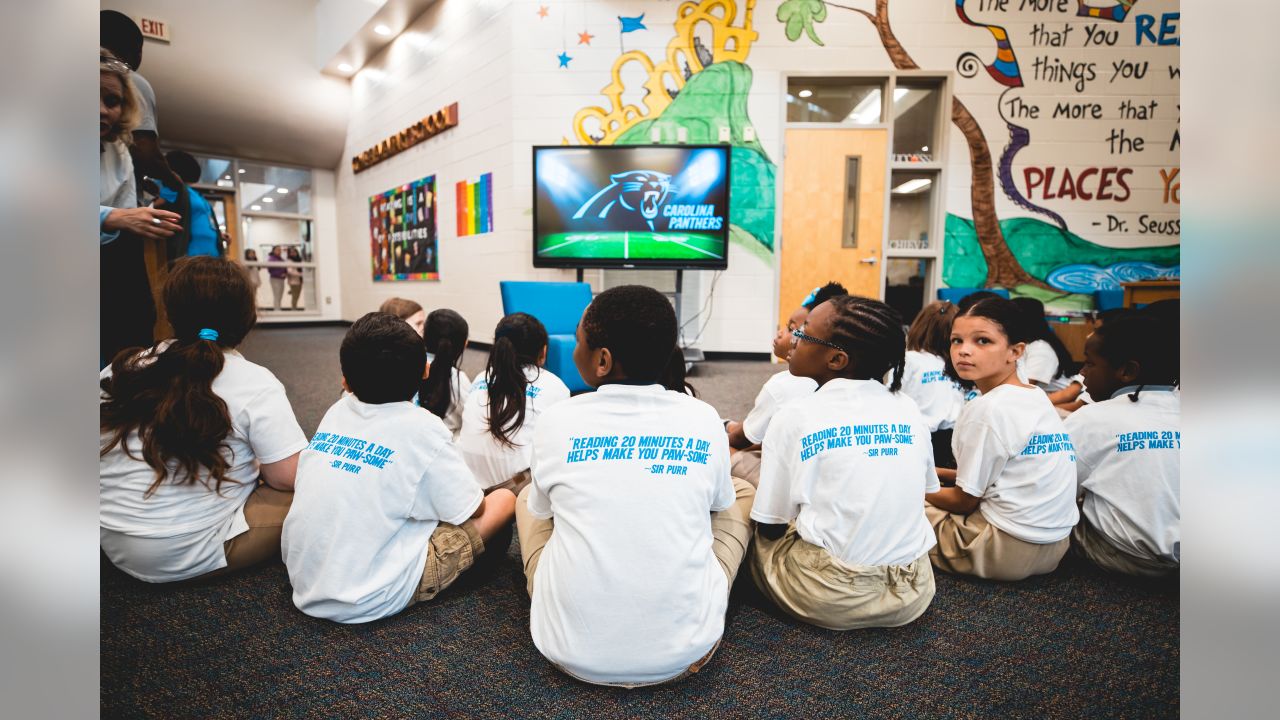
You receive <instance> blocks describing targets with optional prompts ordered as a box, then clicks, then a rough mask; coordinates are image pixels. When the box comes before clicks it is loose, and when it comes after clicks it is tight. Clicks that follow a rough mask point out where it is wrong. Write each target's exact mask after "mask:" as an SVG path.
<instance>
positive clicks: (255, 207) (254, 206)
mask: <svg viewBox="0 0 1280 720" xmlns="http://www.w3.org/2000/svg"><path fill="white" fill-rule="evenodd" d="M249 209H250V210H261V209H262V206H261V205H250V206H249Z"/></svg>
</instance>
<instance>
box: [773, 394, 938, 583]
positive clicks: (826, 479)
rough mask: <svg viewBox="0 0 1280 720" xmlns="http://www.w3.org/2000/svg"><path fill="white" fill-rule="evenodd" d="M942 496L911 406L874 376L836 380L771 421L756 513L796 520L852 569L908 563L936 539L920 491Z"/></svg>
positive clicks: (924, 429) (925, 433)
mask: <svg viewBox="0 0 1280 720" xmlns="http://www.w3.org/2000/svg"><path fill="white" fill-rule="evenodd" d="M937 490H938V475H937V473H936V472H935V470H934V466H933V445H932V444H931V443H930V441H929V428H928V426H927V425H926V423H925V419H924V417H923V416H921V414H920V411H919V410H918V409H916V404H915V402H914V401H912V400H911V398H909V397H907V396H906V395H903V394H902V393H896V394H895V393H891V392H889V390H888V388H886V387H885V386H884V385H882V384H881V383H880V382H878V381H876V380H845V379H837V380H832V381H830V382H828V383H827V384H825V385H823V386H822V387H821V388H820V389H819V390H818V391H817V392H816V393H814V394H813V395H810V396H809V397H805V398H800V399H798V400H794V401H792V402H790V403H788V404H787V406H786V407H785V408H783V409H781V410H779V411H778V414H777V415H776V416H775V417H774V419H773V423H772V424H771V425H770V426H769V434H768V435H766V436H765V440H764V452H763V454H762V460H761V466H760V486H759V488H758V489H757V490H756V499H755V505H754V506H753V507H752V509H751V517H752V519H754V520H755V521H756V522H761V523H769V524H773V525H782V524H785V523H788V522H790V521H791V520H795V521H796V531H797V532H798V533H800V537H801V538H803V539H804V540H806V541H807V542H810V543H812V544H814V545H817V546H819V547H821V548H823V549H824V550H826V551H827V552H829V553H831V555H833V556H834V557H836V558H838V559H840V560H841V561H843V562H845V563H848V564H850V565H907V564H910V563H911V562H913V561H915V560H916V559H917V558H920V557H921V556H923V555H924V554H925V553H927V552H929V548H931V547H933V546H934V544H935V542H936V539H935V537H934V534H933V530H932V529H931V528H930V527H929V521H928V520H927V519H926V518H925V514H924V495H925V493H928V492H936V491H937Z"/></svg>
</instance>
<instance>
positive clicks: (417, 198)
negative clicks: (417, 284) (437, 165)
mask: <svg viewBox="0 0 1280 720" xmlns="http://www.w3.org/2000/svg"><path fill="white" fill-rule="evenodd" d="M369 235H370V239H371V241H372V246H371V247H372V261H373V279H374V280H375V281H379V282H381V281H395V280H439V279H440V270H439V264H438V263H439V246H438V239H439V236H438V234H437V232H436V178H435V176H434V175H432V176H430V177H425V178H422V179H421V180H415V181H413V182H411V183H407V184H405V185H401V186H400V187H396V188H392V189H391V190H388V191H386V192H383V193H379V194H377V195H374V196H372V197H370V198H369Z"/></svg>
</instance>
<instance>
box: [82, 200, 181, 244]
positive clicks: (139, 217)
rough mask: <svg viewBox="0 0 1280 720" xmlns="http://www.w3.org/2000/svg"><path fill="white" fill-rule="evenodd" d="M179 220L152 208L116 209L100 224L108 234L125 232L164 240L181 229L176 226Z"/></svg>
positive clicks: (170, 213)
mask: <svg viewBox="0 0 1280 720" xmlns="http://www.w3.org/2000/svg"><path fill="white" fill-rule="evenodd" d="M181 219H182V216H181V215H179V214H178V213H175V212H169V211H168V210H160V209H158V208H153V207H140V208H127V209H125V208H116V209H115V210H112V211H111V213H110V214H109V215H107V219H106V220H104V221H103V222H102V229H103V230H106V231H108V232H118V231H120V230H125V231H128V232H130V233H133V234H134V235H139V236H141V237H145V238H151V239H153V240H164V239H167V238H169V237H172V236H173V234H174V233H176V232H178V231H179V230H181V229H182V226H181V225H179V224H178V221H179V220H181Z"/></svg>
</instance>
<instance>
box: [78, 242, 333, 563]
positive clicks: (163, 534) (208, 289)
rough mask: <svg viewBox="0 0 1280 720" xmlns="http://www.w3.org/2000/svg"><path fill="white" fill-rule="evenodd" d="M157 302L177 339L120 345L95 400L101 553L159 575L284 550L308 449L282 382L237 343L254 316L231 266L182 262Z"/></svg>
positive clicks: (245, 285)
mask: <svg viewBox="0 0 1280 720" xmlns="http://www.w3.org/2000/svg"><path fill="white" fill-rule="evenodd" d="M164 307H165V311H166V313H167V314H168V318H169V322H170V323H171V324H172V325H173V339H172V340H168V341H166V342H163V343H161V344H159V345H157V346H156V347H154V348H151V349H149V350H143V349H142V348H132V349H130V350H124V351H121V352H120V353H119V354H118V355H117V356H116V357H115V359H114V360H113V361H112V363H111V365H110V366H109V367H107V368H106V369H105V370H103V371H102V375H101V387H102V398H101V405H100V406H99V418H100V419H99V422H100V427H101V433H102V452H101V456H100V460H99V470H98V472H99V495H98V516H99V524H100V529H99V538H100V541H101V543H102V550H103V552H105V553H106V555H107V557H108V558H110V559H111V562H112V563H114V564H115V565H116V567H118V568H120V569H121V570H124V571H125V572H127V573H129V574H130V575H132V576H134V577H136V578H138V579H139V580H145V581H147V582H153V583H159V582H174V581H177V580H187V579H189V578H194V577H197V576H208V575H211V574H214V573H227V572H231V571H234V570H238V569H240V568H244V567H248V566H250V565H253V564H256V563H259V562H262V561H264V560H268V559H272V558H275V557H278V556H279V553H280V524H281V523H282V522H283V521H284V517H285V514H286V513H288V512H289V504H290V503H291V502H292V501H293V492H292V490H293V485H294V473H295V472H296V471H297V469H298V453H299V452H301V451H302V449H303V448H305V447H306V446H307V436H306V435H304V434H303V433H302V428H300V427H298V421H297V420H296V419H294V415H293V408H291V407H290V405H289V399H288V398H287V397H286V396H285V392H284V386H283V385H281V384H280V381H279V380H277V379H276V377H275V375H272V374H271V371H270V370H267V369H266V368H264V367H262V366H260V365H255V364H254V363H251V362H249V361H248V360H246V359H244V356H242V355H241V354H240V353H239V352H237V351H236V348H237V347H238V346H239V345H240V343H241V342H243V341H244V339H245V336H246V335H248V333H249V330H250V329H251V328H252V327H253V326H254V323H255V322H256V321H257V311H256V310H255V309H254V300H253V290H252V289H251V287H250V285H249V278H248V276H247V275H245V273H244V271H243V270H241V269H240V267H239V266H238V265H234V264H232V263H231V262H230V261H227V260H222V259H219V258H211V257H191V258H183V259H181V260H178V261H177V262H175V263H174V265H173V269H172V270H170V271H169V277H168V279H167V280H166V281H165V286H164Z"/></svg>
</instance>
